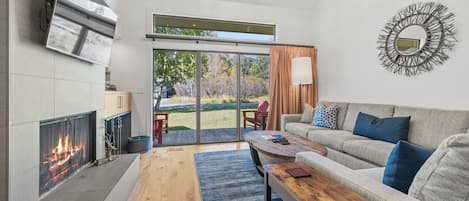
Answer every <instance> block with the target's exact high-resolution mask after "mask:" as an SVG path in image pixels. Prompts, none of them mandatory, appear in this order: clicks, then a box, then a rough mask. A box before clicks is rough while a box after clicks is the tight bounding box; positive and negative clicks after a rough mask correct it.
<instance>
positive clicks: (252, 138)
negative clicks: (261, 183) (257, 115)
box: [244, 131, 327, 176]
mask: <svg viewBox="0 0 469 201" xmlns="http://www.w3.org/2000/svg"><path fill="white" fill-rule="evenodd" d="M272 135H282V136H284V137H285V138H287V139H288V141H289V142H290V144H289V145H281V144H279V143H273V142H272V140H270V139H266V138H269V136H272ZM244 140H245V141H246V142H248V143H249V147H250V150H251V157H252V160H253V162H254V164H255V165H256V167H257V171H258V172H259V174H261V175H262V176H263V175H264V172H263V167H262V165H263V164H262V163H261V159H260V158H262V157H264V156H267V157H271V158H274V159H277V162H276V163H283V162H294V161H295V155H296V153H298V152H305V151H312V152H316V153H318V154H321V155H323V156H325V155H326V154H327V149H326V148H325V147H324V146H322V145H320V144H318V143H316V142H313V141H311V140H307V139H304V138H302V137H299V136H296V135H293V134H289V133H287V132H280V131H252V132H249V133H246V134H245V135H244ZM268 163H271V162H268Z"/></svg>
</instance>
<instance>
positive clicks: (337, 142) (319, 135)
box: [308, 130, 368, 151]
mask: <svg viewBox="0 0 469 201" xmlns="http://www.w3.org/2000/svg"><path fill="white" fill-rule="evenodd" d="M308 139H310V140H312V141H314V142H317V143H319V144H322V145H324V146H327V147H330V148H332V149H335V150H338V151H343V145H344V143H345V142H346V141H348V140H368V138H366V137H363V136H359V135H354V134H353V133H352V132H350V131H344V130H312V131H310V132H308Z"/></svg>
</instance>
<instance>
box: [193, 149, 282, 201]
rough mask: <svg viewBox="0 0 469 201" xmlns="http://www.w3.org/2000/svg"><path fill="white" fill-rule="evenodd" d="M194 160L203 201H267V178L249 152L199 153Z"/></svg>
mask: <svg viewBox="0 0 469 201" xmlns="http://www.w3.org/2000/svg"><path fill="white" fill-rule="evenodd" d="M194 158H195V163H196V166H197V174H198V176H199V183H200V191H201V194H202V200H203V201H222V200H229V201H263V200H264V179H263V178H262V177H261V176H260V175H259V173H257V170H256V167H255V165H254V164H253V162H252V160H251V154H250V151H249V150H240V151H222V152H208V153H196V154H194ZM272 197H276V196H275V195H273V196H272ZM275 200H280V199H275Z"/></svg>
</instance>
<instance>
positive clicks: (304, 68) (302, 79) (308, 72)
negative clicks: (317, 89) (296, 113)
mask: <svg viewBox="0 0 469 201" xmlns="http://www.w3.org/2000/svg"><path fill="white" fill-rule="evenodd" d="M291 73H292V74H291V78H292V84H294V85H296V84H297V85H299V88H300V93H299V94H300V97H299V105H300V113H303V111H302V110H303V109H302V106H303V103H302V97H301V91H302V87H303V85H307V84H313V72H312V65H311V57H297V58H293V60H292V71H291Z"/></svg>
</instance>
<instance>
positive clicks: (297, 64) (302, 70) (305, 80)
mask: <svg viewBox="0 0 469 201" xmlns="http://www.w3.org/2000/svg"><path fill="white" fill-rule="evenodd" d="M291 78H292V84H313V72H312V69H311V57H297V58H293V60H292V71H291Z"/></svg>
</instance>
